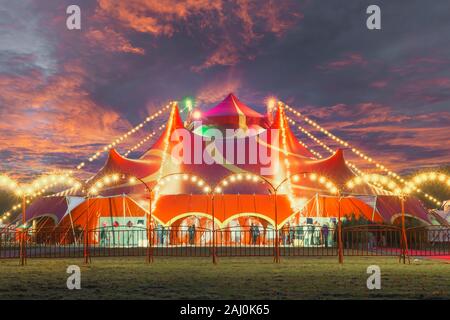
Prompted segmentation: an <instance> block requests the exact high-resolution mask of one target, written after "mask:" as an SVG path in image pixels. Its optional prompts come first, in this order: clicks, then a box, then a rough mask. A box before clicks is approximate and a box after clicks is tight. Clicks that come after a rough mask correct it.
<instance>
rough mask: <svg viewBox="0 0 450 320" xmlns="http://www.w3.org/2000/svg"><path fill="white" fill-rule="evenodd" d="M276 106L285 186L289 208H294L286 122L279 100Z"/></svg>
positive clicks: (282, 106)
mask: <svg viewBox="0 0 450 320" xmlns="http://www.w3.org/2000/svg"><path fill="white" fill-rule="evenodd" d="M278 108H280V127H281V143H282V144H283V154H284V165H285V167H286V178H287V187H288V198H289V202H290V204H291V208H292V209H294V203H295V199H294V195H293V190H292V185H291V164H290V162H289V158H288V155H289V151H288V148H287V135H286V124H285V122H284V121H285V113H284V105H283V104H282V103H281V102H279V103H278Z"/></svg>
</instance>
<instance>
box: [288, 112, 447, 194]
mask: <svg viewBox="0 0 450 320" xmlns="http://www.w3.org/2000/svg"><path fill="white" fill-rule="evenodd" d="M286 109H287V110H288V111H290V112H292V113H293V114H294V115H296V116H297V117H299V118H301V119H303V120H304V121H306V122H307V123H308V124H310V125H311V126H313V127H314V128H316V129H317V130H319V131H320V132H322V133H323V134H325V135H326V136H328V137H329V138H331V139H332V140H333V141H336V142H337V143H339V144H341V145H342V146H344V147H349V148H351V149H350V150H351V151H352V152H353V153H354V154H356V155H357V156H359V157H360V158H361V159H363V160H366V161H368V162H369V163H370V164H373V165H375V167H376V168H378V169H379V170H381V171H383V172H386V173H387V174H388V175H389V176H392V177H393V178H395V179H396V180H398V181H400V182H402V183H403V184H406V183H407V181H406V180H405V179H403V178H402V177H400V176H399V175H398V174H397V173H395V172H393V171H391V170H389V169H388V168H386V167H385V166H384V165H382V164H380V163H378V162H376V161H375V160H373V159H372V158H371V157H369V156H367V155H366V154H365V153H364V152H362V151H360V150H359V149H357V148H355V147H352V146H351V145H350V144H349V143H348V142H346V141H344V140H342V139H340V138H338V137H336V136H335V135H334V134H332V133H331V132H329V131H328V130H326V129H325V128H323V127H321V126H320V125H319V124H317V123H316V122H315V121H313V120H311V119H309V118H308V117H306V116H304V115H303V114H302V113H300V112H298V111H297V110H295V109H293V108H291V107H289V106H287V105H286ZM418 192H421V191H418ZM427 199H429V200H430V201H433V202H434V203H438V202H440V201H439V200H438V199H436V198H435V197H433V196H431V195H429V194H427Z"/></svg>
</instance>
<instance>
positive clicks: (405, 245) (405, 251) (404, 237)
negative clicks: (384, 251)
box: [400, 195, 411, 264]
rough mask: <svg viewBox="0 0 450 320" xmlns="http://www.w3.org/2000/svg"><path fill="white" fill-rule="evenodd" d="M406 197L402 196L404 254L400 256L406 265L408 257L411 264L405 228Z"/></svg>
mask: <svg viewBox="0 0 450 320" xmlns="http://www.w3.org/2000/svg"><path fill="white" fill-rule="evenodd" d="M405 200H406V199H405V196H404V195H402V196H400V201H401V206H402V254H401V256H400V260H403V264H406V257H408V262H409V263H411V261H410V260H409V254H408V240H407V237H406V226H405Z"/></svg>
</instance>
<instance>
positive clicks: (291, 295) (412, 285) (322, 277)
mask: <svg viewBox="0 0 450 320" xmlns="http://www.w3.org/2000/svg"><path fill="white" fill-rule="evenodd" d="M72 264H76V265H79V266H80V267H81V272H82V273H81V286H82V289H81V290H68V289H67V287H66V279H67V277H68V276H69V275H68V274H67V273H66V268H67V266H69V265H72ZM373 264H375V265H379V266H380V268H381V290H368V289H367V287H366V280H367V277H368V276H369V275H368V274H367V273H366V269H367V267H368V266H369V265H373ZM398 298H399V299H449V298H450V264H448V263H445V262H441V261H437V260H425V259H423V260H420V261H418V262H412V263H411V265H403V264H399V263H398V259H397V258H392V257H376V258H375V257H374V258H363V257H351V258H350V257H348V258H346V260H345V264H344V265H343V266H340V265H338V263H337V261H336V258H335V257H320V258H312V257H302V258H284V259H282V262H281V264H279V265H275V264H274V263H272V260H271V258H222V259H220V261H219V264H218V265H216V266H214V265H212V263H211V261H210V259H204V258H158V259H156V260H155V262H154V263H153V264H152V265H149V264H146V263H145V261H144V258H97V259H94V260H93V261H92V264H91V265H88V266H86V265H83V264H82V261H81V260H80V259H73V260H70V259H64V260H62V259H61V260H59V259H55V260H44V259H42V260H31V259H30V260H29V261H28V265H27V266H25V267H20V266H19V265H18V261H17V260H0V299H398Z"/></svg>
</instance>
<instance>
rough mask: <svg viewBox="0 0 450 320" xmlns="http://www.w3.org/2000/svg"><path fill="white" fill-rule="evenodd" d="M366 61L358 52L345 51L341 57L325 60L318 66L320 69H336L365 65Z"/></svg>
mask: <svg viewBox="0 0 450 320" xmlns="http://www.w3.org/2000/svg"><path fill="white" fill-rule="evenodd" d="M366 64H367V61H366V60H365V59H364V58H363V56H362V55H361V54H359V53H347V54H344V55H343V56H342V57H341V58H339V59H336V60H333V61H329V62H326V63H324V64H322V65H320V66H318V68H319V69H321V70H327V71H336V70H342V69H346V68H349V67H354V66H365V65H366Z"/></svg>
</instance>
